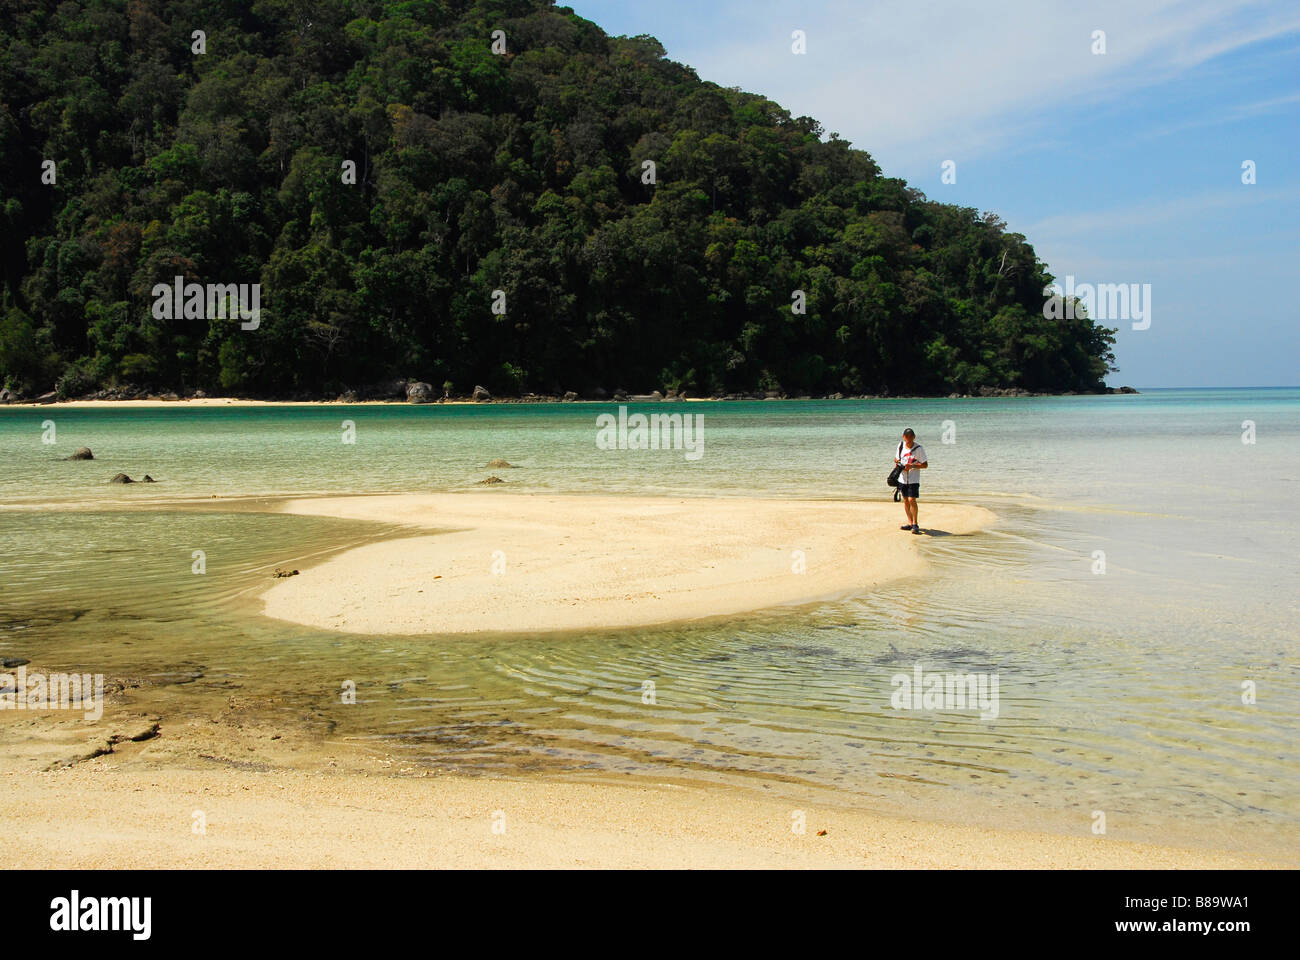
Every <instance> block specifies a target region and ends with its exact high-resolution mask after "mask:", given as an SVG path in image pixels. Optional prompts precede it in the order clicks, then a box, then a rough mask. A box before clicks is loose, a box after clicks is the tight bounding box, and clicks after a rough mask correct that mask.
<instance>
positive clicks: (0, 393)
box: [0, 387, 14, 403]
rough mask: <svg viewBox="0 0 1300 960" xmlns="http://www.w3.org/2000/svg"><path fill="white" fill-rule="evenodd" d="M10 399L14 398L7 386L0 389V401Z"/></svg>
mask: <svg viewBox="0 0 1300 960" xmlns="http://www.w3.org/2000/svg"><path fill="white" fill-rule="evenodd" d="M12 399H14V395H13V394H12V393H10V392H9V388H8V387H4V388H3V389H0V403H8V402H9V401H10V400H12Z"/></svg>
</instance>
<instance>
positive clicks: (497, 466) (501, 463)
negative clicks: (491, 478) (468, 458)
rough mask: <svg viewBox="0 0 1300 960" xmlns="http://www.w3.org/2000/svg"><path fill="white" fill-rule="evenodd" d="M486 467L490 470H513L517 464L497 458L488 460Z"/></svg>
mask: <svg viewBox="0 0 1300 960" xmlns="http://www.w3.org/2000/svg"><path fill="white" fill-rule="evenodd" d="M485 469H488V470H501V469H508V470H513V469H515V465H514V464H513V463H507V462H506V461H505V460H501V459H497V460H489V461H488V462H487V465H486V467H485Z"/></svg>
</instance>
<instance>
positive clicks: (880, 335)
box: [0, 0, 1114, 397]
mask: <svg viewBox="0 0 1300 960" xmlns="http://www.w3.org/2000/svg"><path fill="white" fill-rule="evenodd" d="M498 30H499V31H502V32H503V33H504V52H503V53H502V52H494V51H493V47H492V45H493V32H494V31H498ZM196 31H202V43H203V49H204V51H205V52H202V53H197V52H195V50H196V44H197V43H198V40H197V39H196V35H195V32H196ZM498 49H500V41H498ZM774 55H778V54H774ZM877 95H884V94H877ZM46 161H53V171H54V182H53V183H49V182H45V181H46V180H48V179H49V177H47V176H46V175H45V174H44V171H45V170H46V169H47V168H48V164H46V163H45V162H46ZM347 162H351V163H352V164H354V165H355V177H354V178H352V179H354V181H355V182H349V177H348V176H347V172H346V167H345V164H346V163H347ZM651 164H652V165H653V166H651ZM651 172H653V182H647V180H648V179H651V177H650V174H651ZM0 244H2V245H3V246H2V249H0V254H2V256H0V385H3V384H5V383H8V385H9V386H11V387H15V388H17V389H20V390H23V391H27V392H35V391H41V390H48V389H51V388H54V387H55V386H56V385H57V388H58V390H59V391H60V393H61V394H62V395H75V394H80V393H85V392H87V391H90V390H93V389H95V388H97V387H105V386H113V385H118V384H124V383H132V384H150V385H154V386H155V388H159V389H161V388H168V389H178V390H185V389H195V388H203V389H206V390H208V391H210V392H212V391H215V392H221V393H240V394H249V395H260V396H279V397H283V396H290V395H297V394H304V393H306V394H312V395H326V394H331V393H337V392H339V391H341V390H343V389H346V388H348V387H356V386H359V385H362V384H366V383H372V382H378V381H381V380H384V379H391V378H395V377H409V378H414V379H419V380H425V381H430V382H432V383H436V384H442V383H443V382H446V381H450V382H452V383H453V384H455V385H457V386H458V387H461V388H467V387H468V386H469V385H472V384H475V383H482V384H485V385H486V386H487V387H488V388H489V389H491V390H492V391H493V392H498V393H503V394H512V393H521V392H524V391H540V392H546V393H560V392H563V391H565V390H576V391H580V392H581V391H585V390H589V389H591V388H592V387H594V386H599V385H604V386H607V387H611V388H612V387H623V388H625V389H630V390H633V391H649V390H651V389H678V390H685V391H690V392H692V393H694V394H696V395H708V394H712V393H717V392H738V391H752V390H781V391H785V392H788V393H792V394H793V393H805V392H806V393H816V394H828V393H834V392H843V393H886V392H888V393H894V394H897V393H905V392H906V393H927V394H933V393H948V392H951V391H960V392H970V391H972V390H975V389H978V388H979V387H982V386H992V387H1021V388H1024V389H1028V390H1041V391H1075V390H1077V391H1090V390H1099V389H1102V388H1103V387H1102V381H1103V378H1104V376H1105V374H1106V373H1107V372H1109V370H1110V369H1111V368H1110V363H1111V362H1112V361H1113V360H1114V357H1113V354H1112V352H1111V351H1112V346H1113V343H1114V338H1113V334H1114V331H1113V330H1108V329H1106V328H1104V327H1100V326H1097V325H1095V324H1094V323H1093V322H1092V321H1091V320H1089V319H1087V318H1086V317H1083V316H1076V318H1074V319H1069V320H1064V319H1062V320H1056V319H1047V318H1045V317H1044V316H1043V301H1044V296H1043V290H1044V288H1045V287H1046V286H1047V285H1048V284H1049V283H1050V282H1051V279H1052V278H1051V276H1050V275H1049V274H1048V273H1047V272H1046V267H1045V264H1043V263H1042V262H1041V261H1039V260H1038V258H1037V257H1036V255H1035V253H1034V250H1033V247H1031V246H1030V245H1029V243H1028V242H1027V241H1026V238H1025V237H1024V236H1022V235H1020V234H1017V233H1010V232H1008V231H1007V230H1006V225H1005V224H1004V223H1003V222H1001V221H1000V220H999V219H998V218H997V217H996V216H994V215H991V214H983V215H981V214H980V212H979V211H977V210H974V209H969V208H963V207H957V206H952V205H948V204H942V203H936V202H934V201H932V200H929V199H927V198H926V197H925V196H924V195H923V194H922V193H920V192H919V191H917V190H915V189H912V188H909V187H908V186H907V184H906V183H904V182H903V181H902V180H899V179H896V178H890V177H885V176H883V175H882V173H881V171H880V169H879V168H878V166H877V165H876V163H875V162H874V161H873V160H872V158H871V156H870V155H869V154H868V153H866V152H864V151H862V150H857V149H853V148H852V147H851V146H850V144H849V143H848V142H846V141H844V140H842V139H840V138H839V137H838V136H837V135H836V134H834V133H832V134H830V135H829V136H825V135H824V131H823V130H822V128H821V126H820V125H819V124H818V123H817V122H816V121H815V120H813V119H811V118H809V117H792V116H791V115H790V113H789V111H787V110H785V109H783V108H782V107H781V106H780V105H778V104H776V103H773V102H772V101H771V100H769V99H767V98H765V97H763V96H761V95H759V94H754V93H747V92H743V91H741V90H739V89H728V88H722V87H719V86H717V85H715V84H712V83H708V82H704V81H701V80H700V79H699V77H698V76H697V75H696V73H695V72H694V71H693V70H691V69H690V68H689V67H687V66H684V65H682V64H679V63H675V62H673V61H671V60H669V59H667V58H666V57H665V52H664V49H663V47H662V46H661V45H660V44H659V43H658V41H656V40H655V39H654V38H652V37H648V36H638V37H611V36H608V35H607V34H605V33H604V32H603V31H602V30H601V29H600V28H599V27H598V26H596V25H595V24H593V23H591V22H589V21H587V20H585V19H583V18H581V17H579V16H577V15H576V14H575V13H574V12H573V11H572V10H570V9H568V8H565V7H556V6H553V5H552V4H551V3H550V2H547V0H403V2H394V0H374V2H365V0H255V2H252V3H237V2H230V0H166V2H163V0H125V2H118V0H84V2H77V0H62V2H54V0H44V2H33V3H25V4H14V3H8V4H4V5H3V6H0ZM177 275H182V276H184V277H185V278H186V280H187V281H193V282H198V283H221V284H234V283H260V284H261V316H260V324H259V326H258V327H257V329H255V330H246V329H241V324H240V321H239V319H238V318H237V317H231V316H227V317H225V318H215V319H210V318H208V317H206V316H204V317H186V316H183V315H182V316H175V317H172V318H170V319H168V318H162V319H160V318H159V317H158V316H156V314H155V311H154V309H153V306H154V299H155V298H154V296H153V293H152V291H153V289H154V287H155V285H157V284H159V283H171V281H172V279H173V278H174V277H175V276H177ZM494 291H501V292H502V293H501V294H498V295H497V296H496V297H495V298H494ZM797 291H801V292H802V293H801V294H800V293H797ZM800 301H802V306H803V310H802V311H799V310H798V307H799V306H800ZM494 303H496V304H498V305H499V306H500V307H503V308H504V309H503V310H500V309H498V310H497V311H495V312H494V310H493V305H494Z"/></svg>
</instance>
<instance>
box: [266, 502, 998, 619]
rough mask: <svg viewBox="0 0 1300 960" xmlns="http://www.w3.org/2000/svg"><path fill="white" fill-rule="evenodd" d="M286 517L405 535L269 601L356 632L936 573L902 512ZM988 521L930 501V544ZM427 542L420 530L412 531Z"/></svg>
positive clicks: (798, 594) (606, 610)
mask: <svg viewBox="0 0 1300 960" xmlns="http://www.w3.org/2000/svg"><path fill="white" fill-rule="evenodd" d="M281 509H283V510H284V511H285V512H288V513H293V514H299V515H310V516H328V517H339V518H348V519H357V520H370V521H382V522H385V523H400V524H403V525H405V526H408V527H410V528H412V535H411V536H395V537H394V538H392V539H389V540H385V541H382V542H380V543H374V544H369V545H366V546H361V547H357V548H355V549H352V550H349V551H347V552H345V553H342V554H339V555H337V556H334V557H332V558H330V559H328V560H325V561H324V562H322V563H319V564H316V565H315V566H310V567H305V568H302V569H301V572H300V575H298V576H294V577H290V578H287V579H284V580H280V581H278V582H277V583H276V584H275V585H274V586H272V587H270V588H269V589H268V590H267V591H266V592H265V593H264V594H263V595H262V599H263V600H264V602H265V612H266V614H267V616H270V617H274V618H277V619H280V620H287V621H291V622H294V623H299V624H303V625H307V626H313V627H324V628H328V629H333V630H341V631H345V632H351V633H390V634H391V633H399V634H425V633H439V634H464V633H479V632H497V631H522V630H527V631H556V630H575V629H604V628H626V627H638V626H648V625H653V624H660V623H670V622H677V621H683V620H693V619H700V618H705V617H715V616H726V615H736V614H742V613H748V612H752V611H758V610H764V609H770V608H773V607H779V606H783V605H794V604H802V603H807V602H810V601H814V600H818V599H823V598H829V597H837V596H847V595H851V594H854V593H861V592H865V591H868V590H870V589H871V588H872V587H874V586H876V585H878V584H881V583H884V582H885V581H887V580H892V579H896V578H899V577H905V576H913V575H916V574H919V573H921V572H922V571H923V570H924V569H925V561H924V558H923V545H924V542H925V541H926V539H927V538H926V537H924V536H920V537H918V536H913V535H911V534H908V533H905V532H903V531H901V530H899V521H900V520H902V519H903V516H902V510H901V509H900V508H899V507H898V506H896V505H894V504H892V503H879V502H874V503H858V502H849V501H836V500H804V501H791V500H768V499H755V498H748V499H722V498H711V499H710V498H678V497H673V498H665V497H622V496H543V495H536V494H518V493H514V492H513V491H509V490H494V491H491V492H484V493H471V494H464V493H452V494H400V495H391V496H388V495H385V496H370V497H324V498H315V499H303V500H292V501H288V502H287V503H285V504H284V505H283V506H282V507H281ZM994 519H995V517H994V515H993V514H992V513H990V512H989V511H988V510H985V509H983V508H980V507H974V506H966V505H960V504H947V503H939V504H932V503H925V504H923V505H922V514H921V525H922V528H923V529H925V530H926V531H927V532H928V533H929V535H930V536H940V535H953V534H957V535H960V534H969V533H973V532H975V531H978V530H980V529H982V528H983V527H985V526H987V525H989V524H990V523H992V522H993V521H994ZM417 531H425V532H417Z"/></svg>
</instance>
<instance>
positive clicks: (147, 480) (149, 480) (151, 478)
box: [140, 473, 158, 483]
mask: <svg viewBox="0 0 1300 960" xmlns="http://www.w3.org/2000/svg"><path fill="white" fill-rule="evenodd" d="M140 482H141V483H157V482H158V481H157V480H155V479H154V478H153V477H151V476H149V474H147V473H146V474H145V475H144V479H143V480H141V481H140Z"/></svg>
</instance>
